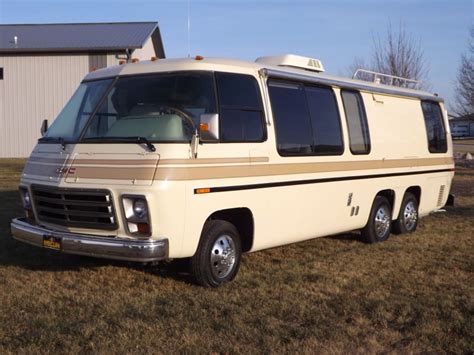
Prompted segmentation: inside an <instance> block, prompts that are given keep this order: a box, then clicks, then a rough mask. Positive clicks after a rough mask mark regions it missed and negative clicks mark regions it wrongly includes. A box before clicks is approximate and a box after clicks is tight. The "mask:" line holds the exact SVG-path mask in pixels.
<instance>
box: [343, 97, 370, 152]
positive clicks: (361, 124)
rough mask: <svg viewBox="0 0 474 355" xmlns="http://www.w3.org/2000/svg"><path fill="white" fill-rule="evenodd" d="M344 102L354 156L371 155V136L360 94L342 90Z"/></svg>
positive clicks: (350, 144)
mask: <svg viewBox="0 0 474 355" xmlns="http://www.w3.org/2000/svg"><path fill="white" fill-rule="evenodd" d="M341 96H342V102H343V105H344V111H345V113H346V120H347V129H348V131H349V146H350V149H351V152H352V154H369V153H370V135H369V127H368V126H367V117H366V115H365V109H364V103H363V102H362V97H361V96H360V94H359V93H358V92H355V91H348V90H342V91H341Z"/></svg>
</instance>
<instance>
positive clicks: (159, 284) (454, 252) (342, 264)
mask: <svg viewBox="0 0 474 355" xmlns="http://www.w3.org/2000/svg"><path fill="white" fill-rule="evenodd" d="M21 164H22V161H12V160H10V161H0V200H1V201H2V203H1V205H0V306H1V312H0V353H10V352H11V353H17V352H22V353H38V352H42V353H48V352H51V353H58V352H79V351H81V352H106V353H110V352H112V353H115V352H119V353H123V352H163V353H168V352H170V351H172V352H177V351H180V352H182V351H186V352H231V353H234V352H250V353H262V352H265V353H268V352H303V353H314V352H318V353H333V352H336V353H343V352H350V353H353V352H356V353H365V352H369V353H375V352H394V353H420V352H430V353H444V352H452V353H471V352H472V351H473V350H474V345H473V336H474V330H473V313H474V300H473V296H474V290H473V288H474V285H473V283H474V279H473V270H474V265H473V264H474V263H473V251H474V236H473V233H474V232H473V231H474V218H473V217H474V170H473V169H464V168H460V169H458V171H457V175H456V179H455V185H454V192H455V193H456V194H457V206H456V207H455V208H450V209H448V212H447V213H438V214H434V215H432V216H430V217H427V218H425V219H423V220H422V221H421V223H420V226H419V230H418V231H417V232H416V234H414V235H411V236H392V237H391V238H390V239H389V240H388V241H387V242H385V243H381V244H378V245H366V244H363V243H361V242H360V241H359V240H358V237H357V234H347V235H340V236H336V237H330V238H323V239H317V240H313V241H308V242H305V243H299V244H295V245H292V246H286V247H282V248H277V249H272V250H268V251H264V252H258V253H254V254H251V255H247V256H245V257H244V258H243V265H242V268H241V271H240V274H239V276H238V277H237V279H236V280H235V281H234V282H233V283H231V284H229V285H226V286H225V287H222V288H220V289H217V290H208V289H203V288H200V287H197V286H194V285H193V284H191V283H190V282H189V276H188V275H187V274H186V273H185V270H186V269H185V268H184V267H183V265H182V263H178V262H175V263H168V264H164V265H160V266H154V267H151V266H147V267H145V266H137V265H134V264H129V263H120V262H108V261H102V260H95V259H90V258H83V257H77V256H70V255H62V254H58V253H54V252H51V251H47V250H42V249H36V248H34V247H30V246H27V245H23V244H20V243H17V242H15V241H13V240H12V239H11V238H10V236H9V221H10V219H11V218H12V217H14V216H16V215H20V214H21V213H22V212H21V208H20V206H19V199H18V194H17V192H16V186H17V183H18V180H19V175H20V171H21V168H22V166H21Z"/></svg>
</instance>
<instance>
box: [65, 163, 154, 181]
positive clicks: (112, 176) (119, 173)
mask: <svg viewBox="0 0 474 355" xmlns="http://www.w3.org/2000/svg"><path fill="white" fill-rule="evenodd" d="M154 174H155V168H113V167H107V168H96V167H86V166H77V167H75V171H74V172H73V173H72V172H71V173H69V174H68V175H67V178H72V179H74V178H80V179H106V180H153V175H154Z"/></svg>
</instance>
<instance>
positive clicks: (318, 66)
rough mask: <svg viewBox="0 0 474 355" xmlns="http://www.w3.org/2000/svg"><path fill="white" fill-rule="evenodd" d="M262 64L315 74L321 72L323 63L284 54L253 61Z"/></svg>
mask: <svg viewBox="0 0 474 355" xmlns="http://www.w3.org/2000/svg"><path fill="white" fill-rule="evenodd" d="M255 62H257V63H262V64H270V65H278V66H282V67H293V68H299V69H305V70H311V71H315V72H323V71H324V67H323V63H321V61H320V60H319V59H315V58H308V57H302V56H299V55H294V54H285V55H278V56H272V57H260V58H257V60H256V61H255Z"/></svg>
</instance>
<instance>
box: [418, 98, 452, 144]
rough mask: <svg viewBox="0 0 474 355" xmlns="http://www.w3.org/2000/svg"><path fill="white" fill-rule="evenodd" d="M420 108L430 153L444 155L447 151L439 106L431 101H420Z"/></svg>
mask: <svg viewBox="0 0 474 355" xmlns="http://www.w3.org/2000/svg"><path fill="white" fill-rule="evenodd" d="M421 108H422V110H423V116H424V118H425V126H426V135H427V136H428V149H429V151H430V153H446V152H447V151H448V145H447V142H446V130H445V128H444V122H443V114H442V113H441V108H440V107H439V104H438V103H436V102H431V101H422V102H421Z"/></svg>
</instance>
